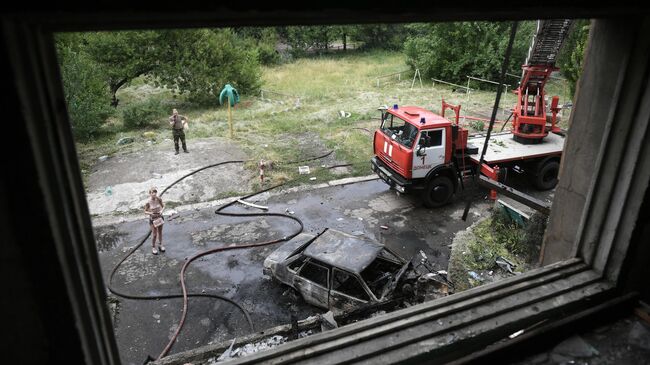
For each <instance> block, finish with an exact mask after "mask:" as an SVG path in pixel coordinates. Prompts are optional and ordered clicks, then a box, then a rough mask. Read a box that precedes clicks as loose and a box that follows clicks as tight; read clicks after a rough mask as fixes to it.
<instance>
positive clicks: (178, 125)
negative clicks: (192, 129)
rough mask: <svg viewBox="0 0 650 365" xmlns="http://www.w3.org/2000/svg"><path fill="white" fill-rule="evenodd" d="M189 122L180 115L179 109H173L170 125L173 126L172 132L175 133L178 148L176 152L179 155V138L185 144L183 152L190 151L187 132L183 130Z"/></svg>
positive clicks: (176, 147) (175, 145)
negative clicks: (186, 141)
mask: <svg viewBox="0 0 650 365" xmlns="http://www.w3.org/2000/svg"><path fill="white" fill-rule="evenodd" d="M186 124H187V118H186V117H184V116H182V115H179V114H178V110H176V109H173V110H172V116H171V117H169V125H170V126H171V127H172V132H173V135H174V148H175V149H176V154H177V155H178V150H179V148H178V140H179V139H180V140H181V143H182V144H183V152H185V153H189V151H188V150H187V145H186V144H185V132H183V128H184V127H185V125H186Z"/></svg>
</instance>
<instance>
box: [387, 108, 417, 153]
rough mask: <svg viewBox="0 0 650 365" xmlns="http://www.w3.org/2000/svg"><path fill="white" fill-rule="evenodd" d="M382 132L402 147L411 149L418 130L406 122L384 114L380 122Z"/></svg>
mask: <svg viewBox="0 0 650 365" xmlns="http://www.w3.org/2000/svg"><path fill="white" fill-rule="evenodd" d="M381 130H382V132H384V134H386V135H387V136H388V137H390V138H391V139H392V140H394V141H396V142H397V143H399V144H401V145H402V146H404V147H407V148H411V147H413V143H414V142H415V137H417V135H418V129H417V128H416V127H415V126H414V125H412V124H410V123H407V122H406V121H404V120H402V119H400V118H397V117H395V116H394V115H392V114H386V115H385V116H384V120H383V122H382V127H381Z"/></svg>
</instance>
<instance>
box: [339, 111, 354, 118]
mask: <svg viewBox="0 0 650 365" xmlns="http://www.w3.org/2000/svg"><path fill="white" fill-rule="evenodd" d="M351 115H352V113H350V112H346V111H344V110H340V111H339V118H350V116H351Z"/></svg>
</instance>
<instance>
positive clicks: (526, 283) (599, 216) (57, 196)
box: [3, 9, 650, 364]
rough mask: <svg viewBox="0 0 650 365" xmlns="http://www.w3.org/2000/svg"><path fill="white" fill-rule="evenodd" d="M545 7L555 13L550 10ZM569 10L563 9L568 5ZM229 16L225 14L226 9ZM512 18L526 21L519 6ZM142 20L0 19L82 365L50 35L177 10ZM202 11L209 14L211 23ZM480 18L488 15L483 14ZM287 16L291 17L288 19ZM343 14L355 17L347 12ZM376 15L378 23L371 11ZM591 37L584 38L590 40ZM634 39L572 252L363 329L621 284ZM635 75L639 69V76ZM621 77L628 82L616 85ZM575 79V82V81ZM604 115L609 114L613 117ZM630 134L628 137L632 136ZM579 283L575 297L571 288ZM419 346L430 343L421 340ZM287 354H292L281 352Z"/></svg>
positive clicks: (107, 346)
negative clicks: (526, 296) (532, 295)
mask: <svg viewBox="0 0 650 365" xmlns="http://www.w3.org/2000/svg"><path fill="white" fill-rule="evenodd" d="M556 10H557V9H556ZM556 10H555V11H554V14H557V12H556ZM568 10H569V13H571V11H570V9H568ZM233 14H235V15H234V16H233ZM355 14H356V17H357V18H356V19H359V18H361V17H362V16H361V15H359V13H355ZM443 14H446V16H447V18H446V20H463V19H466V18H468V17H469V13H453V14H454V15H455V16H450V14H452V12H451V11H449V10H448V12H447V13H444V12H443ZM516 14H521V16H522V17H523V16H525V15H524V13H523V12H521V13H516ZM573 14H575V13H573ZM237 15H238V13H237V12H234V13H227V12H226V15H223V14H222V15H219V16H216V17H214V13H211V12H208V14H206V15H203V17H201V16H199V15H194V17H192V16H190V15H188V14H183V15H181V16H182V17H187V19H190V22H189V23H188V26H193V27H198V26H215V25H219V26H225V25H229V24H239V25H243V24H247V21H246V20H243V21H242V20H238V19H237ZM548 15H549V16H550V15H552V14H548ZM148 16H149V14H146V13H145V12H141V13H136V14H135V15H126V13H123V14H122V16H121V17H118V18H117V19H116V18H112V19H103V20H102V19H101V17H99V18H98V17H84V16H82V15H70V14H69V13H68V14H67V16H66V15H64V16H61V17H58V18H56V17H55V18H56V19H53V18H52V17H47V16H40V17H37V16H34V17H29V16H27V17H13V18H9V17H5V18H3V26H4V33H3V34H4V36H5V41H6V43H7V46H8V48H9V49H12V50H13V52H12V53H11V55H10V60H9V62H10V63H11V65H12V67H13V71H14V72H15V79H16V82H17V85H16V87H17V88H18V90H17V94H18V95H19V97H20V101H21V110H22V115H21V117H22V119H23V121H24V122H25V128H26V130H27V132H28V133H29V136H30V143H31V148H32V150H33V153H34V161H33V163H34V165H35V167H36V170H37V171H36V173H37V175H38V176H39V187H40V189H41V191H42V192H43V199H44V208H45V210H46V212H47V216H48V218H49V223H48V224H49V226H50V228H51V230H52V236H53V241H54V242H53V243H54V245H55V246H56V251H57V256H58V260H59V265H60V268H61V271H62V273H63V277H64V279H65V282H66V285H67V290H68V292H67V295H68V298H69V299H70V301H71V304H70V305H71V307H72V311H73V313H74V315H75V318H76V325H77V330H78V332H79V337H80V339H81V342H82V348H83V352H84V355H85V358H86V362H87V363H93V364H119V363H120V360H119V353H118V351H117V346H116V342H115V338H114V333H113V327H112V323H111V320H110V316H109V313H108V309H107V306H106V292H105V286H104V282H103V278H102V275H101V268H100V266H99V260H98V256H97V253H96V249H95V242H94V236H93V231H92V224H91V220H90V214H89V211H88V208H87V203H86V201H85V193H84V189H83V184H82V179H81V174H80V167H79V165H78V161H77V155H76V151H75V147H74V146H75V144H74V139H73V137H72V132H71V127H70V124H69V121H68V116H67V112H66V104H65V100H64V96H63V95H64V94H63V90H62V84H61V81H60V76H59V70H58V66H57V57H56V51H55V49H54V41H53V36H52V34H53V32H55V31H65V30H77V31H83V30H99V29H102V28H103V29H115V28H120V27H129V26H136V27H145V24H147V25H150V26H151V28H163V27H165V24H169V22H170V21H172V20H174V21H177V19H178V17H179V14H177V13H173V12H170V13H168V14H158V15H156V16H153V17H150V18H147V17H148ZM211 16H213V17H212V18H211ZM301 16H304V14H302V15H301V14H298V15H297V18H298V19H300V17H301ZM440 16H442V15H439V17H440ZM229 17H230V18H229ZM486 17H488V18H489V16H487V15H486ZM105 18H111V17H105ZM224 19H225V20H224ZM283 19H284V21H283ZM286 19H287V18H286V15H285V17H283V16H281V15H280V16H278V15H277V14H276V17H275V18H272V20H271V21H270V22H271V23H273V22H275V23H277V24H291V21H286ZM289 19H294V18H291V17H289ZM303 19H304V18H303ZM324 19H325V18H324ZM349 19H355V15H352V16H351V18H349ZM375 19H376V20H379V19H380V17H377V18H375ZM400 19H402V20H403V21H436V20H442V18H433V17H431V16H429V17H427V16H420V17H415V18H408V17H402V18H400ZM393 20H394V18H393ZM486 20H490V19H486ZM642 20H643V24H642V25H640V26H639V27H640V29H643V30H645V31H646V33H645V34H648V33H649V32H647V30H648V29H649V26H648V24H649V23H650V22H649V21H648V18H647V17H646V18H645V19H642ZM266 21H267V22H268V21H269V20H266ZM323 21H326V20H323ZM252 22H253V23H254V22H255V21H252ZM351 22H352V21H351ZM612 22H613V23H616V24H617V25H618V26H622V25H624V26H627V27H632V24H627V25H625V24H626V20H624V21H622V22H621V21H618V22H616V21H606V20H602V21H600V23H598V22H597V23H596V24H595V27H594V28H597V27H598V26H611V24H612ZM627 22H628V23H635V22H632V21H627ZM626 29H632V28H626ZM633 29H636V28H633ZM625 34H629V33H625ZM593 37H594V36H590V39H592V38H593ZM640 38H641V40H638V39H636V40H630V42H642V43H643V45H644V48H642V49H641V50H639V51H632V50H630V51H628V53H626V54H624V55H623V57H621V58H622V59H623V60H622V61H621V62H622V63H623V65H624V66H626V67H624V68H621V69H620V70H619V83H617V85H616V90H615V91H616V93H615V98H614V99H613V100H609V101H608V102H609V104H608V108H607V109H608V110H609V113H608V114H607V118H608V119H607V124H606V131H605V132H604V133H603V140H602V142H601V144H600V146H599V149H598V152H597V160H596V161H597V163H596V168H595V170H594V176H595V178H594V179H593V181H592V182H591V185H590V188H589V190H588V192H587V197H586V199H585V204H584V209H583V210H582V211H583V213H582V216H581V218H580V225H579V226H578V227H577V233H576V240H575V242H574V243H575V244H574V246H573V252H572V253H573V256H574V258H573V259H568V260H565V261H561V262H557V263H555V264H551V265H548V266H546V267H543V268H541V269H538V270H533V271H531V272H528V273H524V274H522V275H520V276H518V277H516V278H511V279H506V280H504V281H502V282H497V283H493V284H490V285H486V286H482V287H478V288H475V289H472V290H468V291H466V292H462V293H459V294H457V295H455V296H449V297H447V298H443V299H442V300H437V301H433V302H428V303H423V304H421V305H416V306H413V307H410V308H407V309H405V310H400V311H397V312H394V313H389V314H386V315H383V316H380V317H377V318H375V319H374V321H373V322H374V324H373V326H378V325H381V327H382V328H381V329H378V330H385V329H388V328H391V329H399V328H401V327H399V325H398V324H397V322H399V321H400V320H408V321H415V320H416V319H417V318H418V316H420V317H421V316H425V315H429V316H437V317H436V318H443V319H444V318H451V316H453V315H454V314H457V313H465V311H471V310H480V309H482V306H483V305H487V304H488V303H493V302H497V301H501V302H504V300H505V301H507V300H510V299H512V300H513V301H514V302H515V303H516V305H514V306H512V307H511V310H514V309H512V308H518V310H519V309H521V310H523V311H524V312H525V310H527V309H530V308H531V306H532V304H531V303H538V302H530V301H528V302H526V301H522V299H521V298H519V297H521V296H522V295H521V294H522V293H528V291H529V290H539V292H538V295H540V298H542V299H540V302H539V303H541V302H543V301H546V300H553V299H556V300H557V299H559V298H560V296H561V295H567V296H570V295H573V296H571V298H573V299H574V301H575V303H574V304H575V305H576V306H579V303H580V302H584V301H585V300H587V301H589V300H591V303H592V304H586V305H585V304H583V307H584V306H586V307H587V308H588V307H589V306H593V305H595V304H596V303H602V301H603V300H602V297H607V296H608V295H612V294H611V293H613V292H615V291H616V289H617V286H618V285H619V284H620V283H619V280H620V276H621V273H622V271H623V263H624V260H625V259H626V253H627V252H628V249H629V245H630V241H631V236H632V232H633V230H634V226H635V224H636V222H637V218H638V216H639V211H640V207H641V203H642V199H641V198H640V197H643V196H644V194H645V191H646V188H647V182H648V181H649V180H650V159H645V160H644V156H648V155H650V146H648V144H643V143H642V142H643V140H650V139H649V138H648V137H649V134H650V133H649V129H648V116H649V114H650V107H649V104H650V103H648V99H650V98H649V97H648V88H647V87H646V86H644V85H643V83H644V82H646V85H647V80H645V79H644V80H639V81H638V82H634V81H633V76H632V75H633V74H634V73H636V72H637V71H638V70H642V71H643V70H647V64H648V57H647V52H646V55H644V54H643V51H644V50H646V49H647V47H645V46H646V45H647V44H648V42H647V38H648V36H647V35H645V38H644V37H640ZM593 48H594V47H588V50H587V52H586V53H587V55H589V54H590V53H589V52H590V51H594V50H593ZM594 52H595V51H594ZM592 56H593V54H592ZM633 56H635V57H633ZM585 65H586V66H585V67H586V71H587V70H589V67H591V68H592V69H593V68H594V67H593V66H591V65H589V58H587V61H586V62H585ZM641 74H642V75H647V72H643V73H641ZM637 78H638V77H637ZM588 81H589V80H587V81H585V82H588ZM625 81H630V82H629V83H626V82H625ZM582 83H583V80H581V84H582ZM586 86H589V85H583V87H582V88H580V87H579V91H578V94H577V97H576V98H577V100H578V101H577V102H576V107H577V106H578V103H579V101H580V100H583V98H584V99H586V98H588V97H589V96H592V95H593V92H591V94H590V91H589V88H587V87H586ZM635 92H637V96H636V97H635V96H634V95H635ZM576 112H577V110H576V111H574V116H573V117H572V118H573V119H577V118H578V117H576V116H575V113H576ZM615 115H616V118H614V116H615ZM644 118H645V119H644ZM615 122H616V124H615ZM632 130H636V131H637V132H636V133H631V131H632ZM563 160H564V157H563ZM626 172H629V173H626ZM572 173H573V174H575V173H576V171H571V170H567V169H562V171H561V174H562V175H561V176H562V177H563V178H565V179H566V178H569V177H570V176H571V174H572ZM615 183H616V184H615ZM554 204H560V203H559V202H557V203H554ZM558 277H559V278H562V280H565V281H564V283H565V284H566V286H563V287H562V288H561V289H560V290H559V291H558V290H555V291H556V292H555V293H554V294H545V292H544V291H543V290H542V288H543V287H544V286H549V287H553V285H555V284H556V283H557V281H555V279H557V278H558ZM553 278H555V279H553ZM558 285H560V284H558ZM580 290H582V291H584V293H583V294H579V293H577V291H580ZM491 292H498V293H499V294H500V295H501V297H500V298H497V297H496V296H495V295H493V293H491ZM587 292H588V293H587ZM518 298H519V299H518ZM526 303H528V304H526ZM572 303H573V302H572ZM566 308H569V306H566ZM517 313H519V312H517ZM550 313H551V312H550V311H549V312H544V313H542V314H538V315H532V314H531V315H530V316H529V317H530V318H535V319H540V318H541V319H543V318H544V316H545V315H550ZM495 318H497V317H494V316H493V317H489V316H486V317H480V318H478V319H477V321H479V320H482V321H489V320H494V319H495ZM524 318H526V317H524ZM476 323H478V322H472V323H471V324H467V323H466V324H462V325H458V326H457V327H454V330H455V331H462V330H463V329H464V328H469V327H468V326H469V325H476ZM368 326H369V324H368V321H362V322H359V323H355V324H352V325H350V326H346V327H342V328H339V329H336V330H333V331H329V332H326V333H321V334H319V335H315V336H310V337H308V338H305V339H301V340H296V341H294V342H291V343H288V344H285V345H283V346H280V347H278V348H276V349H273V350H270V351H266V352H263V353H258V354H255V355H252V356H249V357H245V358H242V359H239V360H238V361H236V363H254V362H257V361H262V360H268V359H271V358H274V357H276V356H285V359H286V360H287V361H290V359H296V358H300V359H303V358H301V357H296V356H299V355H295V353H292V352H291V351H293V350H300V349H305V348H308V349H316V348H319V346H320V348H323V347H327V346H333V343H334V342H333V341H334V340H335V339H338V342H339V345H338V346H343V345H341V343H343V344H345V343H347V342H346V338H348V337H349V338H352V337H355V338H356V339H357V340H359V338H360V337H359V336H361V335H363V336H366V337H364V339H370V340H371V339H372V338H374V337H372V336H377V332H372V330H371V329H370V328H369V327H368ZM498 330H499V334H503V333H505V332H504V331H506V332H507V331H508V330H512V328H509V327H508V326H507V325H502V326H501V327H500V328H498ZM488 332H489V333H490V334H492V335H493V336H492V337H491V338H494V336H496V333H493V332H490V331H488ZM442 335H444V333H443V334H441V336H442ZM346 336H348V337H346ZM481 339H482V342H481V341H479V345H480V346H484V345H485V343H486V341H487V337H486V338H483V337H481ZM417 341H418V342H415V343H416V344H420V345H422V344H425V342H422V341H420V340H417ZM423 341H424V340H423ZM458 343H460V340H456V341H452V342H449V343H448V344H447V347H445V345H439V347H436V349H443V350H444V349H448V348H450V347H453V345H454V344H458ZM429 346H434V345H433V344H432V343H429ZM475 348H477V345H474V346H470V347H467V351H471V350H472V349H475ZM405 349H409V347H405ZM287 354H291V356H288V355H287ZM314 354H316V352H312V353H311V356H314ZM425 355H426V354H422V353H413V355H412V357H411V359H421V357H419V356H425ZM292 356H293V357H292ZM305 356H306V355H305ZM391 356H395V357H394V359H399V357H398V356H399V354H398V353H395V352H392V353H391ZM390 359H393V358H390Z"/></svg>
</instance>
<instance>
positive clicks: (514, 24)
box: [462, 22, 518, 221]
mask: <svg viewBox="0 0 650 365" xmlns="http://www.w3.org/2000/svg"><path fill="white" fill-rule="evenodd" d="M517 25H518V22H512V29H511V30H510V39H509V40H508V48H506V54H505V56H504V58H503V65H502V66H501V75H500V81H499V85H498V86H497V97H496V100H494V107H493V108H492V116H491V117H490V126H489V127H488V131H487V135H486V136H485V142H484V143H483V150H482V151H481V158H480V159H479V161H478V169H477V170H478V171H477V174H476V175H474V183H475V184H477V185H478V181H479V178H478V175H479V174H480V173H481V165H483V161H484V159H485V152H486V151H487V147H488V142H489V141H490V134H492V128H493V127H494V120H495V119H496V116H497V107H498V106H499V102H500V101H501V91H502V90H503V84H504V82H503V81H504V78H505V77H506V70H507V69H508V63H509V61H510V53H511V52H512V43H513V42H514V40H515V34H516V33H517ZM471 204H472V201H471V200H470V199H468V200H467V204H466V205H465V211H464V212H463V218H462V219H463V221H465V220H467V214H468V213H469V207H470V205H471Z"/></svg>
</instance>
